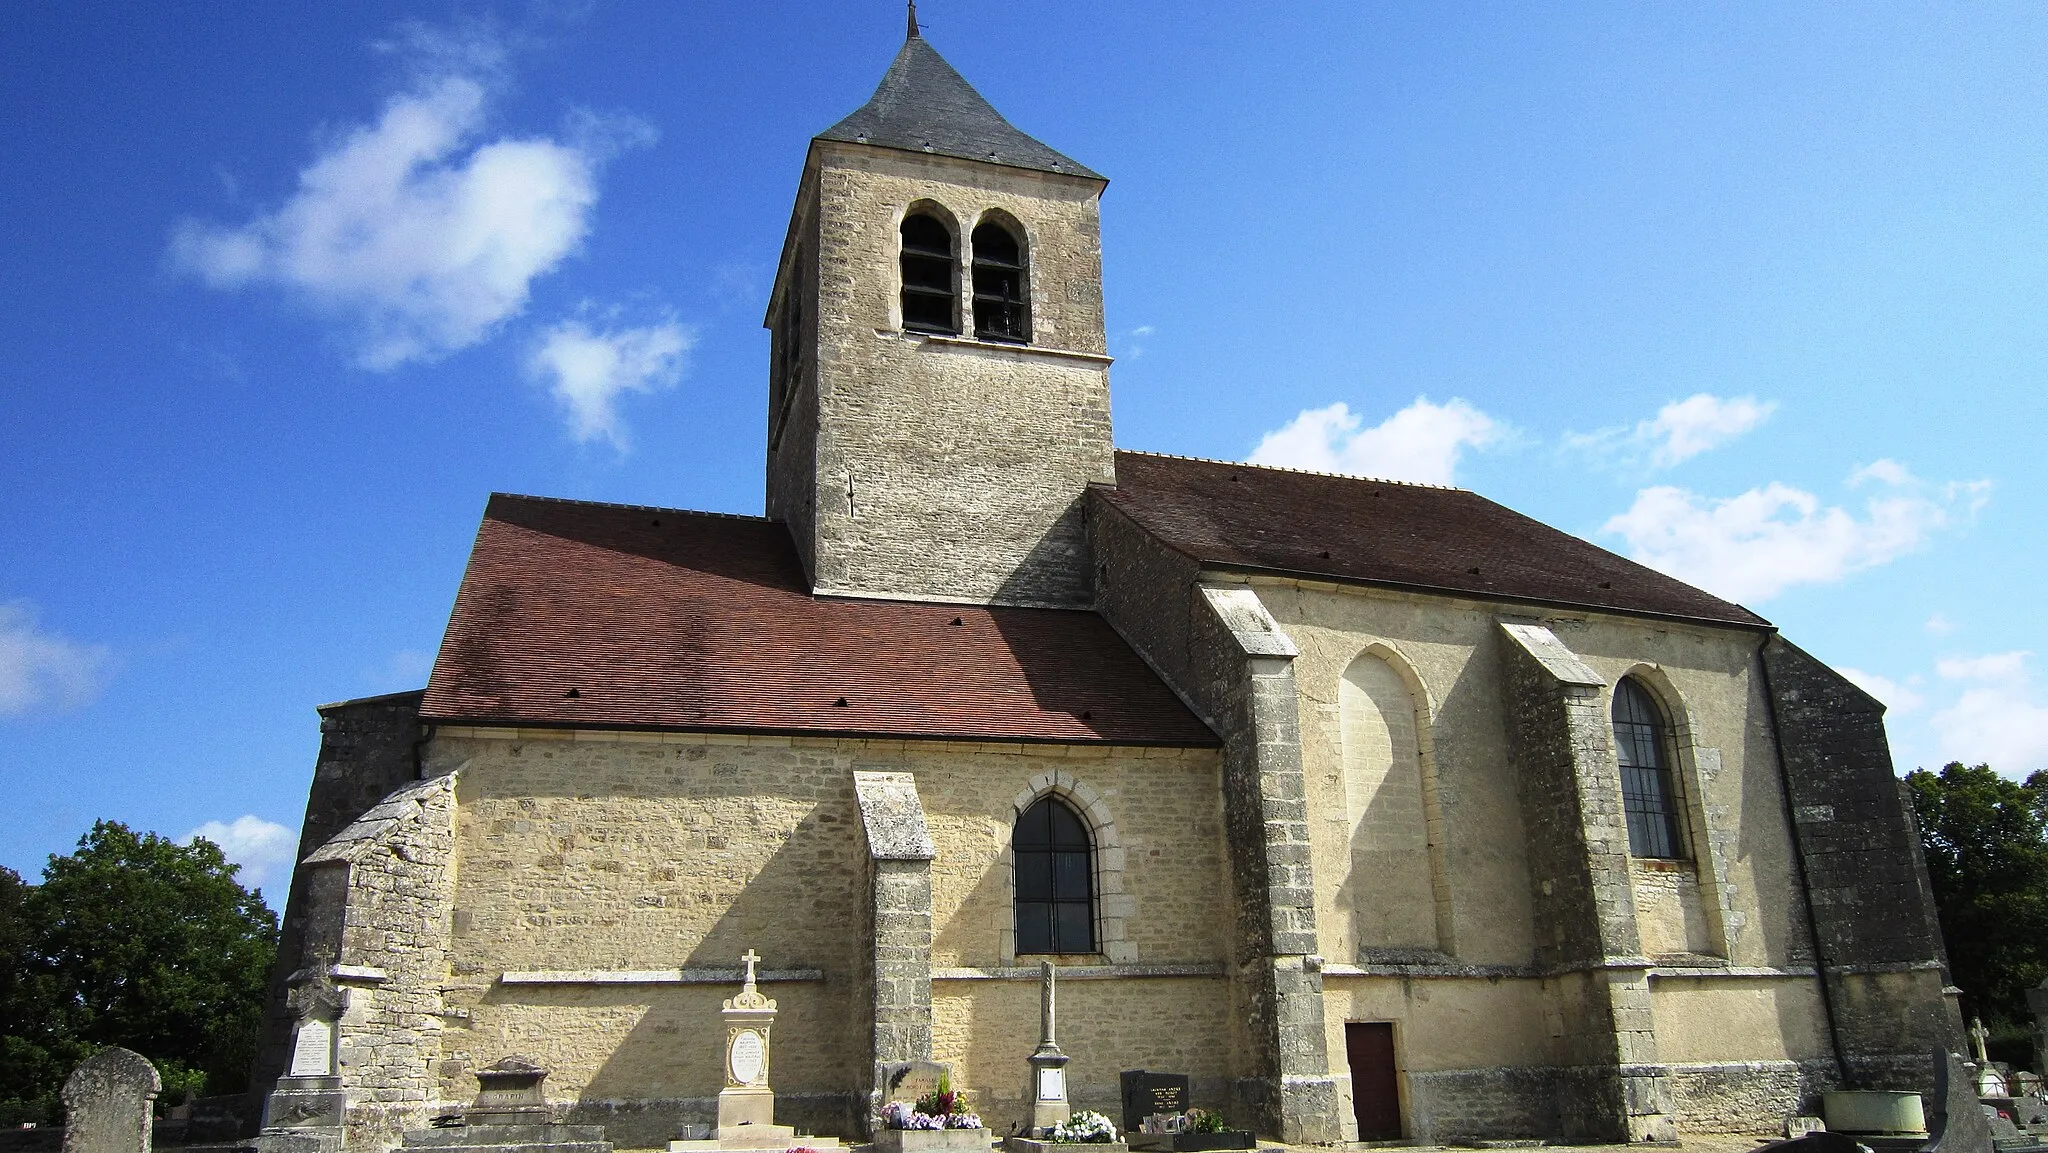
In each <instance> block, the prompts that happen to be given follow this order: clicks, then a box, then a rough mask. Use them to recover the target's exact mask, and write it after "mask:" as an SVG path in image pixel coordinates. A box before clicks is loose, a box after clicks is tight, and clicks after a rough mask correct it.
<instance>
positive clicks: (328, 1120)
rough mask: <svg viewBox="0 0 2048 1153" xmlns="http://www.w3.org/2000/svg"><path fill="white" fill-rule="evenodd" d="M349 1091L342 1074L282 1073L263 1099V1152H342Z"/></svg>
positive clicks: (260, 1138)
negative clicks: (293, 1074) (343, 1081)
mask: <svg viewBox="0 0 2048 1153" xmlns="http://www.w3.org/2000/svg"><path fill="white" fill-rule="evenodd" d="M347 1116H348V1094H347V1093H346V1092H345V1091H344V1090H343V1089H342V1087H341V1078H339V1077H279V1078H278V1079H277V1088H275V1089H272V1090H271V1091H270V1095H269V1096H268V1097H265V1098H264V1100H263V1131H262V1132H261V1133H260V1134H258V1135H257V1137H256V1147H257V1148H258V1149H260V1150H261V1151H262V1153H340V1150H341V1142H342V1131H341V1127H342V1122H343V1121H344V1120H346V1119H347Z"/></svg>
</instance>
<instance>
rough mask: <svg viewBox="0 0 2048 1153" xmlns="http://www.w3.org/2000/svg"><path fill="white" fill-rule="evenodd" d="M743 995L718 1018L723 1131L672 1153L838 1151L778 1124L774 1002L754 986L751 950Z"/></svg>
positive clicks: (756, 959)
mask: <svg viewBox="0 0 2048 1153" xmlns="http://www.w3.org/2000/svg"><path fill="white" fill-rule="evenodd" d="M740 960H741V961H744V962H745V963H746V966H747V968H746V974H745V976H744V977H743V978H742V979H741V984H740V991H739V992H738V993H737V994H736V995H734V996H731V997H728V998H726V1000H725V1007H724V1008H723V1009H721V1010H719V1016H720V1017H722V1018H723V1019H724V1022H725V1088H723V1089H721V1090H719V1091H718V1128H716V1129H714V1130H713V1131H712V1133H711V1139H710V1140H709V1141H671V1142H669V1143H668V1147H669V1150H670V1153H708V1151H710V1150H720V1149H788V1148H791V1147H792V1146H796V1145H802V1146H804V1147H806V1148H809V1149H816V1150H828V1149H835V1148H837V1147H838V1146H839V1142H838V1141H837V1140H836V1139H835V1138H831V1137H804V1138H801V1139H799V1138H798V1137H797V1132H796V1129H795V1128H794V1127H792V1126H789V1125H777V1124H776V1123H775V1090H773V1089H771V1088H769V1085H768V1066H769V1055H770V1053H771V1052H772V1043H771V1036H772V1033H773V1030H774V1027H775V1001H774V999H773V998H770V997H764V996H762V995H761V990H760V989H759V988H757V987H756V986H755V984H754V981H755V975H754V966H756V965H758V964H760V963H761V956H760V954H758V953H756V952H754V951H753V950H752V949H748V950H747V951H746V953H745V954H744V955H742V956H741V957H740Z"/></svg>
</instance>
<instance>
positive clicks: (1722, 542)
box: [1601, 461, 1990, 602]
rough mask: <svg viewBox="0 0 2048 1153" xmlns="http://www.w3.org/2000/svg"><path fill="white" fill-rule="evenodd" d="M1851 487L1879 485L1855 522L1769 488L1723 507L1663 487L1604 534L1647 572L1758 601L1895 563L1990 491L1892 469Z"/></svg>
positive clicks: (1868, 473) (1718, 501)
mask: <svg viewBox="0 0 2048 1153" xmlns="http://www.w3.org/2000/svg"><path fill="white" fill-rule="evenodd" d="M1849 483H1850V484H1851V485H1852V486H1861V485H1866V484H1872V483H1875V484H1879V485H1882V486H1883V491H1881V492H1878V493H1875V494H1873V495H1871V496H1870V497H1869V498H1868V499H1867V500H1866V501H1865V502H1864V508H1863V515H1862V516H1860V517H1859V516H1857V515H1856V514H1854V513H1852V512H1850V511H1849V510H1847V509H1844V508H1841V507H1839V506H1832V505H1830V506H1823V505H1822V504H1821V502H1820V499H1819V498H1818V497H1816V496H1814V495H1813V494H1812V493H1809V492H1804V491H1802V490H1800V489H1796V488H1792V487H1791V486H1789V485H1784V484H1779V483H1777V482H1775V481H1774V482H1772V483H1770V484H1767V485H1764V486H1763V487H1761V488H1753V489H1751V490H1749V491H1748V492H1745V493H1742V494H1741V495H1739V496H1733V497H1725V498H1716V497H1702V496H1699V495H1697V494H1695V493H1692V492H1688V491H1687V490H1685V489H1682V488H1674V487H1671V486H1668V485H1659V486H1656V487H1652V488H1646V489H1643V490H1642V491H1641V492H1638V493H1637V494H1636V499H1635V504H1634V505H1632V506H1631V507H1630V508H1629V510H1628V511H1627V512H1624V513H1622V514H1620V515H1618V516H1616V517H1614V518H1613V519H1611V520H1609V521H1608V522H1607V523H1606V524H1605V525H1603V526H1602V528H1601V531H1602V532H1607V533H1614V534H1616V535H1619V536H1620V537H1622V538H1623V540H1625V541H1626V542H1627V549H1628V553H1629V555H1630V556H1633V557H1634V558H1635V559H1637V560H1639V561H1641V562H1643V563H1644V564H1646V565H1649V566H1650V567H1651V568H1654V569H1658V570H1660V571H1662V572H1666V573H1669V574H1670V575H1672V576H1675V577H1677V578H1678V579H1680V580H1683V581H1687V582H1690V583H1692V584H1695V585H1699V586H1700V587H1702V588H1705V589H1708V590H1710V591H1712V592H1714V593H1716V594H1718V595H1720V596H1724V597H1727V598H1729V599H1731V600H1736V601H1745V602H1755V601H1763V600H1768V599H1770V598H1771V597H1774V596H1776V595H1778V594H1779V593H1781V592H1783V591H1785V590H1786V589H1788V588H1792V587H1795V586H1797V585H1802V584H1829V583H1832V582H1834V581H1838V580H1841V579H1842V578H1844V577H1846V576H1848V575H1849V574H1851V573H1854V572H1858V571H1861V570H1863V569H1867V568H1873V567H1875V566H1877V565H1882V564H1885V563H1887V562H1889V561H1892V560H1896V559H1897V558H1899V557H1901V556H1904V555H1906V554H1907V553H1910V552H1912V551H1914V550H1915V549H1918V548H1919V547H1920V546H1921V545H1923V544H1925V543H1926V541H1927V539H1928V537H1929V536H1931V535H1932V534H1933V533H1935V532H1936V531H1938V530H1940V529H1942V528H1945V527H1947V526H1949V525H1950V524H1953V523H1954V522H1955V521H1956V520H1958V519H1959V518H1961V517H1965V516H1968V515H1970V514H1973V513H1975V512H1976V511H1977V509H1978V508H1980V507H1982V505H1983V503H1984V501H1985V500H1986V499H1987V494H1988V493H1989V491H1990V482H1988V481H1975V482H1969V483H1952V484H1947V485H1941V486H1931V485H1928V484H1925V483H1923V482H1921V481H1919V480H1918V479H1916V478H1915V477H1913V476H1912V474H1911V473H1909V472H1907V471H1906V470H1905V468H1904V467H1903V466H1900V465H1899V464H1897V463H1896V462H1893V461H1879V462H1877V463H1876V464H1873V465H1869V466H1866V467H1864V468H1859V469H1857V470H1856V471H1855V472H1853V473H1852V474H1850V478H1849Z"/></svg>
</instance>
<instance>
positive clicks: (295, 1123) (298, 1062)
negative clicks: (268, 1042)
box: [259, 958, 348, 1153]
mask: <svg viewBox="0 0 2048 1153" xmlns="http://www.w3.org/2000/svg"><path fill="white" fill-rule="evenodd" d="M316 959H317V960H319V961H320V963H319V964H316V965H313V966H311V967H310V968H305V969H301V970H299V971H298V972H296V973H293V974H292V975H291V987H292V990H291V993H290V995H289V996H288V997H287V998H286V1000H285V1005H286V1007H287V1008H289V1009H290V1011H291V1014H292V1048H291V1063H290V1064H289V1065H287V1066H286V1067H285V1071H284V1076H282V1077H279V1078H278V1079H277V1083H276V1085H275V1086H274V1087H273V1088H272V1089H271V1091H270V1095H269V1096H268V1097H266V1098H264V1101H263V1133H262V1136H261V1138H260V1139H259V1144H260V1145H261V1146H262V1148H263V1149H265V1150H266V1153H331V1151H333V1150H338V1149H340V1148H341V1143H342V1126H343V1125H344V1124H345V1123H346V1121H347V1119H348V1094H347V1093H346V1092H345V1091H343V1089H342V1087H341V1077H340V1070H339V1069H338V1068H336V1065H335V1059H336V1044H337V1034H338V1030H337V1028H336V1025H337V1023H338V1022H339V1021H340V1020H341V1013H342V1010H343V1009H344V1008H346V1007H347V999H346V994H345V993H344V992H343V990H341V989H340V988H337V987H336V986H335V984H334V978H333V977H332V976H331V975H330V973H329V971H328V966H327V964H326V961H325V958H316Z"/></svg>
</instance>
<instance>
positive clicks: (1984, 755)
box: [1931, 652, 2048, 777]
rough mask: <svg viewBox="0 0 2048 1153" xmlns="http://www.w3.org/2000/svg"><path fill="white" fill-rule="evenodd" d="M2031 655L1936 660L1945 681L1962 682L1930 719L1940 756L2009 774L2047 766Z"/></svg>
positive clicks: (2044, 720)
mask: <svg viewBox="0 0 2048 1153" xmlns="http://www.w3.org/2000/svg"><path fill="white" fill-rule="evenodd" d="M2031 656H2032V654H2031V653H2027V652H2008V653H1989V654H1986V655H1983V656H1975V657H1951V658H1948V659H1945V660H1942V661H1939V662H1937V663H1936V665H1935V671H1936V672H1937V673H1939V674H1940V675H1941V676H1942V677H1943V678H1944V679H1946V680H1952V681H1960V682H1963V684H1964V686H1965V687H1964V688H1963V691H1962V693H1961V695H1959V696H1958V697H1957V698H1956V700H1955V702H1954V703H1953V704H1951V705H1949V706H1948V707H1947V708H1944V709H1942V710H1940V711H1939V712H1937V713H1935V714H1934V716H1933V717H1932V718H1931V720H1932V724H1933V727H1934V731H1935V733H1936V735H1937V736H1938V737H1939V738H1940V749H1941V756H1942V758H1943V759H1944V760H1956V761H1962V762H1964V763H1966V764H1988V765H1990V766H1991V767H1992V768H1994V769H1997V770H1998V771H1999V772H2001V773H2004V774H2006V775H2007V776H2012V777H2024V776H2025V775H2026V774H2028V773H2030V772H2034V771H2035V770H2038V769H2048V704H2044V703H2043V702H2042V701H2041V700H2040V697H2039V694H2038V693H2037V692H2036V690H2035V687H2034V683H2033V677H2032V675H2031V671H2030V670H2029V669H2028V668H2027V660H2028V658H2029V657H2031Z"/></svg>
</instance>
